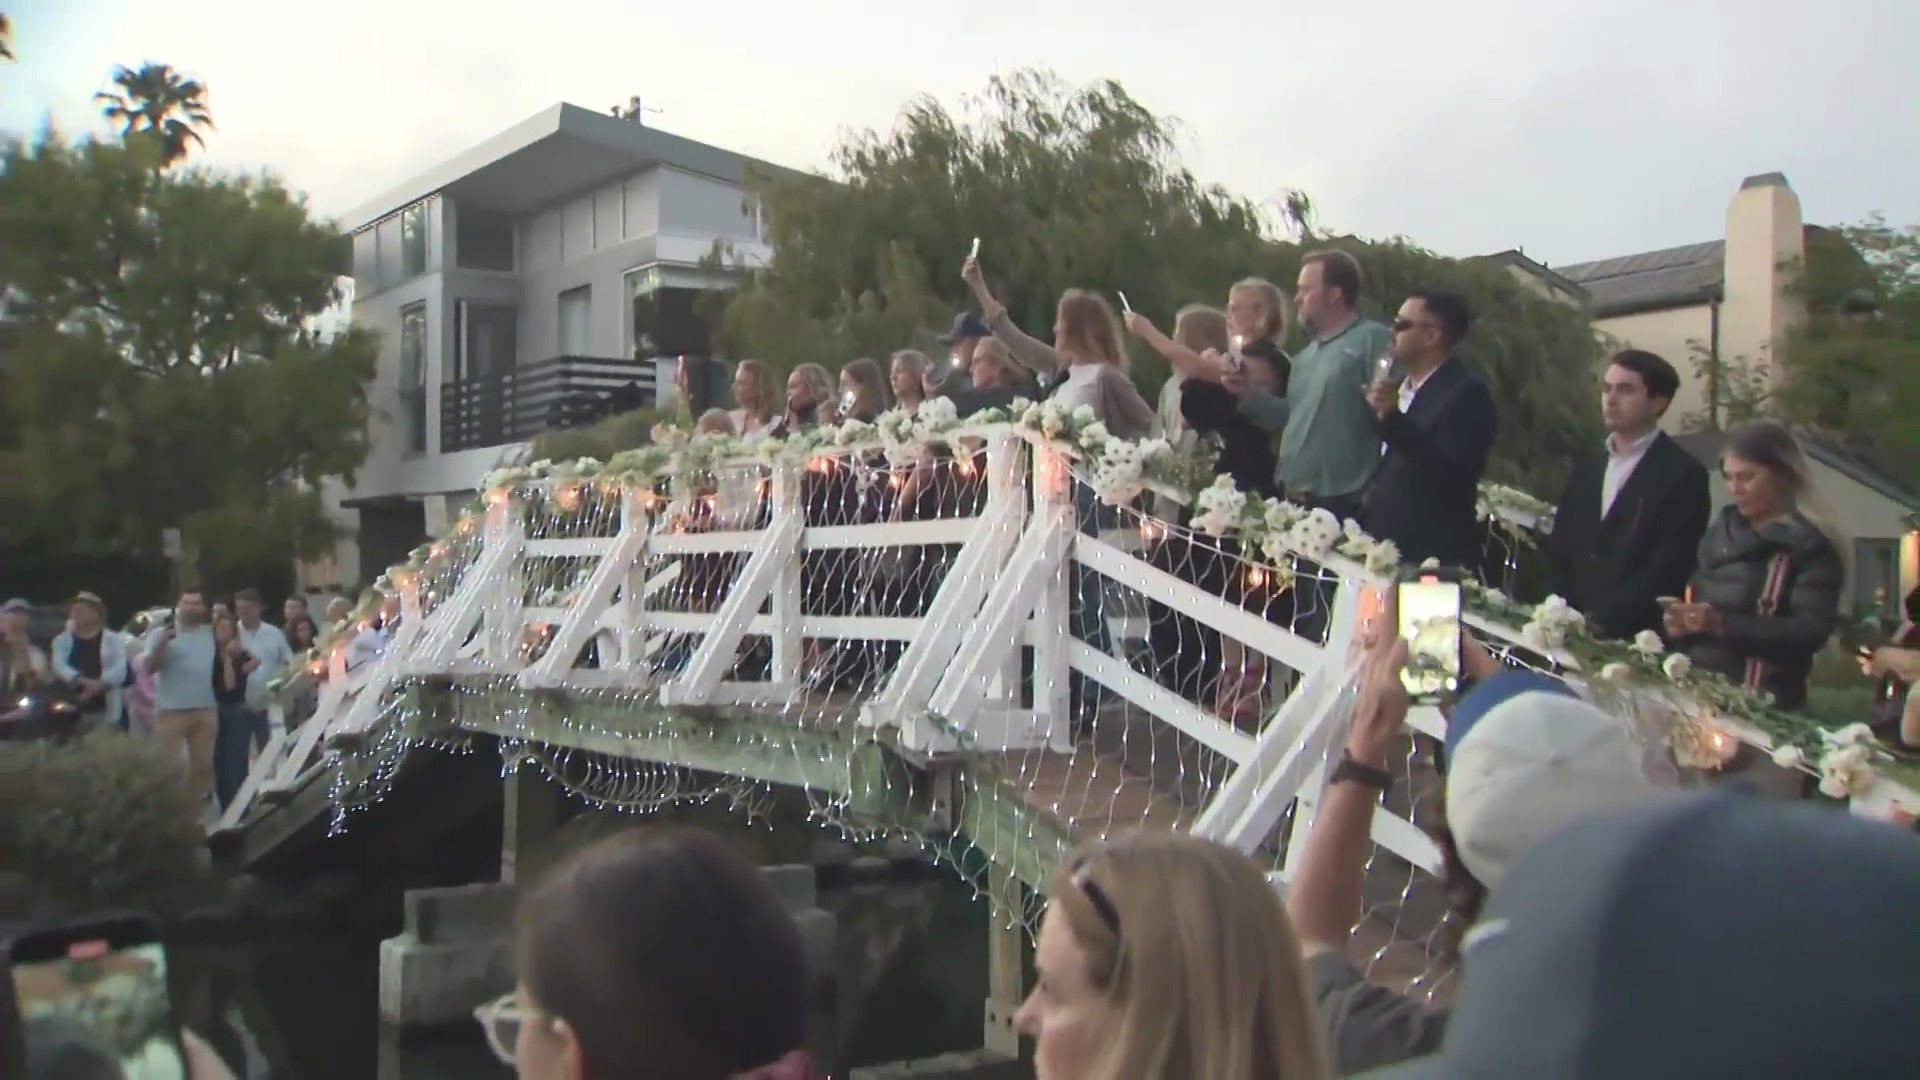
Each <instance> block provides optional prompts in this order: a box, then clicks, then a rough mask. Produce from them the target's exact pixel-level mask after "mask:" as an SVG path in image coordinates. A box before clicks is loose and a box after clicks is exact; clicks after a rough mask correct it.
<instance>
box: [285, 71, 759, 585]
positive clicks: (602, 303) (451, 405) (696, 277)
mask: <svg viewBox="0 0 1920 1080" xmlns="http://www.w3.org/2000/svg"><path fill="white" fill-rule="evenodd" d="M641 115H642V114H641V113H640V112H639V110H637V109H635V110H632V111H631V113H621V114H616V115H607V114H604V113H599V112H595V111H592V110H589V109H583V108H580V107H578V106H575V105H566V104H562V105H556V106H554V107H553V108H550V109H546V110H544V111H542V112H540V113H539V114H538V115H535V116H533V117H531V118H529V119H527V120H525V121H523V122H521V123H519V124H516V125H514V126H513V127H511V128H508V129H507V130H506V131H503V132H501V133H500V134H498V135H496V136H494V137H492V138H490V139H488V140H486V141H485V142H483V143H481V144H480V145H478V146H475V147H474V148H472V149H471V150H468V151H466V152H465V153H463V154H460V155H459V156H457V157H455V158H453V159H452V160H450V161H447V162H445V163H443V164H440V165H438V166H436V167H434V168H432V169H430V170H428V171H427V172H425V173H423V174H421V175H420V176H417V177H414V178H413V179H411V180H408V181H407V182H405V183H403V184H401V185H400V186H399V187H396V188H394V189H392V190H390V191H388V192H386V193H385V194H382V195H381V196H379V197H378V198H376V199H374V200H373V201H371V202H369V203H367V204H366V205H364V206H362V207H360V208H359V209H358V210H355V211H354V212H353V213H351V214H349V215H348V216H347V217H346V218H345V220H344V224H345V226H346V229H347V231H348V232H350V233H351V234H352V237H353V265H352V277H353V304H352V320H353V322H354V323H355V324H356V325H362V326H368V327H371V328H373V329H375V330H377V331H379V333H380V335H381V351H380V363H379V370H378V373H377V374H376V376H375V378H374V383H373V387H372V392H371V393H372V400H373V403H374V407H375V417H374V420H373V422H372V426H371V430H370V436H371V440H372V449H371V452H370V453H369V455H368V458H367V461H366V463H365V464H364V465H362V466H361V468H360V470H359V471H358V473H357V474H356V475H355V476H354V477H353V480H352V482H351V483H346V482H339V483H332V484H329V485H328V487H327V490H326V492H325V494H326V498H327V502H328V505H329V508H330V510H331V511H332V512H333V513H334V514H335V517H336V520H337V521H338V522H339V523H340V525H341V528H342V530H343V533H344V534H345V535H344V538H343V540H342V542H341V543H340V545H339V546H338V549H337V551H336V553H335V555H334V556H333V558H331V559H322V560H319V561H317V562H315V563H310V564H307V565H305V566H303V567H302V569H301V576H302V579H303V584H304V585H306V586H307V587H308V588H310V589H316V590H317V589H326V588H330V587H335V586H351V585H354V584H356V583H357V584H364V583H365V580H366V578H367V577H368V576H370V575H371V574H372V573H375V572H377V571H378V570H380V569H382V568H385V567H386V566H388V565H390V564H392V563H394V562H398V561H400V560H401V559H402V558H404V557H405V555H406V553H407V552H408V551H409V550H410V549H411V548H413V547H414V546H416V545H418V544H419V543H421V542H422V541H423V540H424V539H425V538H427V537H428V536H432V535H437V534H439V533H440V532H441V531H443V530H444V529H445V528H446V526H447V519H448V514H449V513H450V512H453V513H457V512H458V508H459V507H460V506H461V505H462V504H463V503H464V502H465V500H466V499H467V498H468V497H469V496H470V495H471V493H472V492H473V491H474V489H475V488H476V487H477V486H478V484H479V481H480V479H481V477H483V476H484V475H485V474H486V473H487V471H488V470H489V469H491V468H493V467H494V466H495V464H496V463H498V462H499V461H500V460H501V459H502V458H503V457H504V456H507V455H509V454H512V453H516V452H518V451H519V450H520V449H522V448H524V446H525V444H526V441H527V440H529V439H530V438H532V437H533V436H534V435H536V434H538V433H539V432H540V431H542V430H545V429H546V428H547V427H549V426H554V425H557V424H561V423H566V422H570V421H575V420H579V419H581V418H583V417H591V416H592V415H593V414H594V413H595V412H596V411H600V410H604V409H605V408H607V407H608V404H609V402H610V401H612V400H618V401H619V402H620V403H621V404H623V405H626V406H632V405H636V404H649V403H652V401H653V399H654V388H655V386H656V385H657V384H661V383H664V382H665V381H666V374H665V370H666V369H665V366H664V365H665V363H666V361H664V360H663V359H661V358H666V357H673V356H676V355H680V354H687V355H707V354H708V352H709V351H710V350H709V346H708V338H709V330H708V328H707V327H706V326H705V325H704V324H703V323H702V321H701V320H700V318H699V317H698V315H697V314H696V313H695V310H694V298H695V297H696V296H697V295H698V294H699V292H700V291H702V290H703V289H710V288H715V287H725V286H726V285H727V284H728V280H727V277H728V275H727V274H725V273H715V272H713V271H712V270H711V269H703V267H702V262H703V260H706V259H708V258H709V256H710V255H712V254H713V253H714V251H715V248H716V245H719V247H720V248H721V249H722V250H723V251H724V252H725V253H726V261H727V263H728V264H730V265H734V266H739V265H748V266H752V265H764V263H765V261H766V260H767V258H768V257H769V256H770V254H771V249H770V248H769V247H768V246H767V244H766V243H765V231H764V228H763V221H762V216H761V211H760V207H759V203H758V200H757V198H756V197H755V196H754V195H753V194H751V193H750V191H749V190H748V186H749V184H748V181H749V178H750V177H751V176H753V175H756V174H778V173H782V172H785V171H786V170H784V169H782V168H781V167H779V166H775V165H771V164H768V163H766V162H762V161H757V160H755V159H752V158H748V157H746V156H743V155H741V154H736V153H734V152H732V151H729V150H722V149H720V148H718V147H714V146H708V145H706V144H704V143H699V142H695V141H693V140H692V139H687V138H682V137H681V136H678V135H674V134H671V133H669V132H665V131H660V130H657V129H654V128H649V127H646V126H644V125H643V124H642V123H640V122H639V120H640V117H641ZM609 395H612V397H611V398H610V396H609ZM450 508H451V510H450Z"/></svg>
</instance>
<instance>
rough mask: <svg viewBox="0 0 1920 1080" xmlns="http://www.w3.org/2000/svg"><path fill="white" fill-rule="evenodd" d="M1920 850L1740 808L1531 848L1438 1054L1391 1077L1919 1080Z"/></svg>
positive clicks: (1869, 827) (1835, 826) (1626, 814)
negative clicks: (1881, 1079)
mask: <svg viewBox="0 0 1920 1080" xmlns="http://www.w3.org/2000/svg"><path fill="white" fill-rule="evenodd" d="M1916 1017H1920V843H1916V842H1915V840H1914V837H1913V836H1912V834H1910V833H1908V832H1906V831H1905V830H1903V829H1900V828H1897V827H1895V826H1892V825H1888V824H1885V823H1882V822H1877V821H1870V820H1866V819H1863V818H1858V817H1854V816H1853V815H1851V814H1846V813H1842V812H1839V811H1836V810H1833V809H1831V808H1827V807H1820V806H1815V805H1810V804H1806V803H1799V804H1792V803H1786V804H1783V803H1777V802H1772V801H1769V800H1764V799H1758V798H1753V797H1751V796H1745V795H1741V794H1736V793H1729V792H1724V791H1723V792H1712V793H1705V794H1691V795H1669V796H1663V797H1660V798H1658V799H1655V800H1651V801H1648V802H1645V803H1641V804H1638V805H1635V806H1631V807H1627V808H1624V809H1617V810H1612V811H1606V812H1602V813H1599V814H1595V815H1592V816H1589V817H1586V818H1583V819H1582V820H1581V821H1579V822H1577V823H1575V824H1573V825H1571V826H1569V827H1568V828H1566V829H1564V830H1562V831H1560V832H1558V833H1556V834H1555V835H1553V836H1551V837H1548V838H1546V839H1545V840H1543V841H1542V842H1540V843H1539V844H1536V845H1534V846H1532V847H1531V848H1529V850H1528V851H1527V852H1526V854H1525V855H1523V856H1521V857H1520V859H1519V860H1518V861H1516V862H1515V863H1514V864H1513V866H1512V867H1511V869H1510V871H1509V872H1508V873H1507V875H1506V877H1505V879H1504V880H1503V881H1502V883H1501V884H1500V886H1499V887H1498V888H1496V889H1495V890H1494V892H1493V895H1492V897H1491V898H1490V899H1489V901H1488V904H1487V908H1486V911H1485V912H1484V913H1483V915H1482V916H1481V919H1480V921H1479V922H1478V923H1477V924H1475V927H1474V929H1473V931H1472V933H1470V934H1469V935H1468V937H1467V941H1466V949H1465V956H1464V963H1463V965H1462V979H1461V983H1460V990H1459V993H1458V994H1457V995H1456V996H1455V998H1454V1005H1453V1011H1452V1015H1451V1020H1450V1022H1449V1024H1448V1027H1447V1032H1446V1035H1445V1037H1444V1040H1443V1042H1442V1044H1441V1048H1440V1052H1439V1053H1438V1054H1436V1055H1434V1056H1432V1057H1430V1058H1426V1059H1422V1060H1419V1061H1414V1062H1409V1063H1407V1064H1404V1065H1401V1066H1398V1067H1395V1068H1392V1069H1387V1070H1384V1071H1381V1072H1376V1073H1371V1074H1368V1075H1370V1076H1376V1077H1381V1078H1406V1080H1420V1078H1441V1080H1448V1078H1467V1077H1473V1078H1478V1080H1508V1078H1512V1080H1535V1078H1543V1080H1544V1078H1547V1077H1570V1078H1580V1080H1588V1078H1591V1080H1612V1078H1614V1077H1619V1078H1621V1080H1629V1078H1630V1080H1665V1078H1668V1077H1671V1078H1674V1080H1682V1078H1684V1080H1721V1078H1724V1080H1772V1078H1775V1077H1778V1078H1780V1080H1789V1078H1792V1080H1798V1078H1802V1077H1835V1078H1838V1077H1869V1076H1871V1077H1880V1076H1885V1077H1896V1076H1897V1077H1911V1076H1916V1075H1920V1022H1916Z"/></svg>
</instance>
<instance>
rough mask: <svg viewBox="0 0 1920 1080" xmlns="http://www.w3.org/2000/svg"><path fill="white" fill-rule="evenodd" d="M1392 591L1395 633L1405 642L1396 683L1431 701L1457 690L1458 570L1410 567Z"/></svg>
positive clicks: (1417, 699)
mask: <svg viewBox="0 0 1920 1080" xmlns="http://www.w3.org/2000/svg"><path fill="white" fill-rule="evenodd" d="M1396 592H1397V596H1398V605H1397V606H1398V607H1399V611H1400V626H1399V630H1400V637H1401V639H1402V640H1404V641H1405V642H1406V643H1407V666H1406V667H1405V668H1404V669H1402V670H1401V672H1400V683H1401V685H1402V686H1404V687H1406V691H1407V696H1408V697H1410V698H1412V699H1413V700H1414V701H1415V702H1418V703H1420V704H1423V705H1431V704H1433V703H1435V702H1437V701H1439V700H1440V699H1441V697H1443V696H1444V695H1447V694H1451V693H1453V692H1454V691H1456V690H1458V689H1460V602H1461V593H1460V574H1459V572H1458V571H1451V570H1447V569H1431V570H1416V571H1414V572H1413V573H1412V574H1410V575H1409V576H1407V577H1405V578H1403V579H1401V581H1400V583H1399V585H1398V586H1397V587H1396Z"/></svg>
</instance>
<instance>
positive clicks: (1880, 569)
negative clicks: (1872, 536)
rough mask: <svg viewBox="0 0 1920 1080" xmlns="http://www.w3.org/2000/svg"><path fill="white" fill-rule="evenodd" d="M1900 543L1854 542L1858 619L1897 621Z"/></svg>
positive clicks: (1894, 541) (1855, 609) (1899, 597)
mask: <svg viewBox="0 0 1920 1080" xmlns="http://www.w3.org/2000/svg"><path fill="white" fill-rule="evenodd" d="M1900 601H1901V596H1900V541H1898V540H1855V541H1854V542H1853V603H1854V613H1855V614H1856V615H1858V616H1859V617H1861V618H1878V619H1893V620H1895V621H1898V619H1899V618H1900Z"/></svg>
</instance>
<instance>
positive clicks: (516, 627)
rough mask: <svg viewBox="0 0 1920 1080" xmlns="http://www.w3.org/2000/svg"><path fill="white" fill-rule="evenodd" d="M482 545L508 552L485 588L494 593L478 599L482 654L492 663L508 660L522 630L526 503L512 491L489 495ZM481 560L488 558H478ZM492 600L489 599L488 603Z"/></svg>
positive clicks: (512, 653)
mask: <svg viewBox="0 0 1920 1080" xmlns="http://www.w3.org/2000/svg"><path fill="white" fill-rule="evenodd" d="M486 530H487V531H486V546H487V548H488V549H490V550H491V549H495V548H499V549H504V550H506V551H510V552H512V554H511V555H509V556H507V557H506V562H505V565H504V566H503V567H502V571H503V572H502V573H501V574H500V575H499V576H498V578H497V579H495V580H492V581H489V582H488V583H487V585H486V588H488V589H489V590H498V592H499V595H497V596H494V597H486V596H482V597H480V599H479V603H480V609H481V619H482V628H483V629H482V632H483V633H484V634H485V637H486V648H485V650H484V655H485V656H486V658H487V659H488V660H490V661H493V662H494V663H496V664H511V663H512V662H513V660H514V658H515V657H516V656H517V655H518V654H519V651H520V638H521V635H522V634H523V633H524V632H525V627H524V625H523V623H524V622H525V620H524V619H523V618H522V616H521V609H522V608H524V607H525V606H526V593H527V588H526V566H525V561H526V556H525V554H524V549H525V541H526V532H527V523H526V507H525V506H524V505H522V504H521V503H520V502H519V501H518V500H516V499H515V498H514V497H513V495H512V493H510V492H501V493H498V494H497V495H490V496H489V498H488V503H487V524H486ZM481 561H482V564H483V565H484V564H485V563H487V562H488V560H486V559H484V558H483V559H482V560H481ZM488 600H492V601H493V602H492V603H488Z"/></svg>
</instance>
